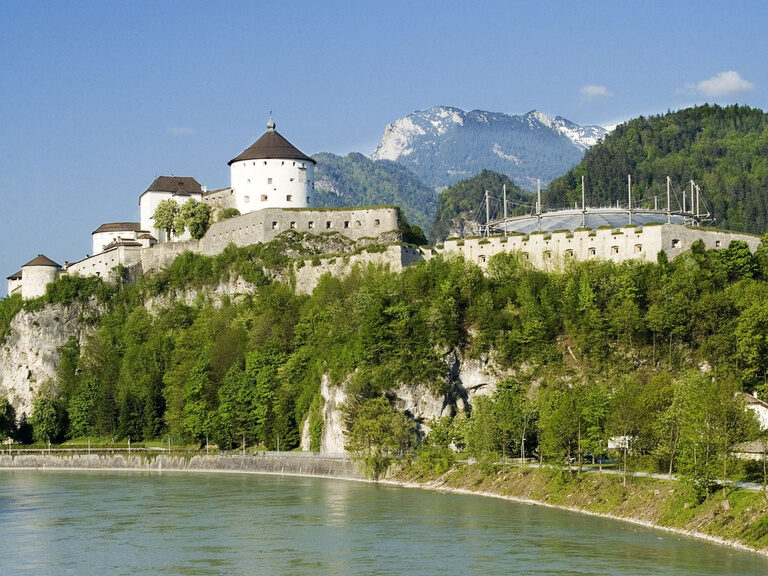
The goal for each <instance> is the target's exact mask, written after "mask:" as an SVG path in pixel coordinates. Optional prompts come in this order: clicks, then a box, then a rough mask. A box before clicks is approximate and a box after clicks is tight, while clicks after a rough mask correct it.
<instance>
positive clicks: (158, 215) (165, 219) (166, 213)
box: [152, 198, 184, 238]
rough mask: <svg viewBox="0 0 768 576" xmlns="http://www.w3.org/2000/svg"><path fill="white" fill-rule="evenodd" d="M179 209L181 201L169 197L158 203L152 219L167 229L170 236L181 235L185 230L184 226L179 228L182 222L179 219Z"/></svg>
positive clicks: (157, 225)
mask: <svg viewBox="0 0 768 576" xmlns="http://www.w3.org/2000/svg"><path fill="white" fill-rule="evenodd" d="M179 210H180V209H179V203H178V202H176V201H175V200H172V199H171V198H168V199H167V200H163V201H162V202H160V203H159V204H158V205H157V208H155V213H154V214H153V215H152V220H153V221H154V222H155V226H156V227H157V228H159V229H160V230H165V233H166V235H167V236H168V238H170V237H171V236H172V235H179V234H181V233H183V232H184V228H183V227H182V228H181V229H180V230H179V228H178V226H179V224H180V222H179V221H178V216H179Z"/></svg>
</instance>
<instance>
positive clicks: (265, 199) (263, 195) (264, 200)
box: [261, 194, 267, 202]
mask: <svg viewBox="0 0 768 576" xmlns="http://www.w3.org/2000/svg"><path fill="white" fill-rule="evenodd" d="M261 201H262V202H266V201H267V195H266V194H262V195H261Z"/></svg>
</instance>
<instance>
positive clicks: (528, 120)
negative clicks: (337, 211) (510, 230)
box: [370, 106, 607, 191]
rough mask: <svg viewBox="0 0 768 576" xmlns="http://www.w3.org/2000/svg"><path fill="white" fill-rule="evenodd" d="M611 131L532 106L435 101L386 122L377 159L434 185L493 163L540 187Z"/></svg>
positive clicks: (516, 178) (498, 169)
mask: <svg viewBox="0 0 768 576" xmlns="http://www.w3.org/2000/svg"><path fill="white" fill-rule="evenodd" d="M606 133H607V130H606V129H605V128H603V127H602V126H579V125H578V124H575V123H573V122H571V121H569V120H567V119H565V118H562V117H560V116H557V117H555V118H551V117H549V116H547V115H546V114H543V113H542V112H539V111H536V110H533V111H531V112H528V113H527V114H522V115H510V114H504V113H501V112H487V111H484V110H472V111H471V112H465V111H464V110H461V109H459V108H452V107H449V106H435V107H433V108H429V109H428V110H420V111H416V112H413V113H411V114H408V115H407V116H405V117H404V118H400V119H398V120H396V121H395V122H394V123H392V124H389V125H387V127H386V128H385V130H384V136H383V137H382V140H381V143H380V144H379V145H378V147H377V148H376V150H375V151H374V152H373V154H371V156H370V158H371V159H372V160H392V161H394V162H397V163H399V164H401V165H402V166H405V167H406V168H408V169H410V170H411V171H412V172H413V173H414V174H416V176H418V177H419V178H420V179H421V180H422V181H423V182H424V183H425V184H427V185H429V186H432V187H434V188H438V189H439V188H444V187H446V186H451V185H452V184H455V183H457V182H459V181H461V180H464V179H466V178H470V177H472V176H474V175H475V174H477V173H479V172H481V171H482V170H485V169H488V170H493V171H495V172H499V173H502V174H506V175H507V176H509V177H510V178H511V179H512V180H513V181H514V182H515V183H517V185H518V186H520V187H521V188H523V189H525V190H529V191H533V190H535V189H536V186H537V181H538V180H541V183H542V186H544V185H546V184H547V183H548V182H549V181H550V180H552V179H554V178H557V177H558V176H561V175H562V174H564V173H565V172H566V171H567V170H569V169H570V168H572V167H573V166H575V165H576V164H578V163H579V162H580V161H581V159H582V157H583V155H584V152H585V150H587V149H588V148H589V147H591V146H593V145H594V144H596V143H597V142H599V141H600V139H601V138H602V137H603V136H604V135H605V134H606Z"/></svg>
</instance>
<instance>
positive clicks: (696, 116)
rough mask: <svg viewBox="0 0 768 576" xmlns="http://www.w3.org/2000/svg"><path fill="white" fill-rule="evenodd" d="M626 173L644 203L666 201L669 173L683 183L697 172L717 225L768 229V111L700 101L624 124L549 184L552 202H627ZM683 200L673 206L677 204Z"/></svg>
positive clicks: (758, 230) (554, 204) (548, 199)
mask: <svg viewBox="0 0 768 576" xmlns="http://www.w3.org/2000/svg"><path fill="white" fill-rule="evenodd" d="M627 174H630V175H632V182H633V189H632V194H633V198H634V199H635V200H636V201H637V203H638V204H640V203H642V204H643V205H645V206H648V207H650V206H652V205H653V197H654V196H658V198H659V205H660V206H664V205H665V203H666V178H667V176H669V177H671V179H672V182H673V184H674V186H675V187H676V188H677V189H678V190H679V189H680V188H681V187H684V186H686V185H687V183H688V182H689V181H690V180H691V179H693V180H695V181H696V183H697V184H698V185H699V186H700V187H701V190H702V193H703V194H704V196H705V198H706V199H707V203H708V205H709V207H710V209H711V212H712V216H713V217H714V219H715V222H714V224H715V225H716V226H719V227H722V228H727V229H730V230H735V231H741V232H752V233H756V234H762V233H763V232H764V231H765V230H766V229H768V114H766V113H765V112H763V111H762V110H759V109H755V108H750V107H748V106H728V107H720V106H716V105H714V106H713V105H704V106H697V107H695V108H688V109H685V110H680V111H677V112H670V113H667V114H663V115H660V116H651V117H647V118H645V117H640V118H636V119H634V120H630V121H629V122H626V123H624V124H621V125H619V126H618V127H617V128H616V129H615V130H614V131H613V132H611V133H610V134H608V135H607V136H605V138H604V140H603V141H602V142H600V143H598V144H596V145H595V146H593V147H592V148H590V149H589V150H588V151H587V153H586V155H585V156H584V159H583V160H582V162H581V163H580V164H579V165H578V166H576V167H575V168H573V169H572V170H570V171H569V172H568V173H567V174H565V175H564V176H562V177H561V178H557V179H555V180H553V181H552V182H551V183H550V184H549V186H548V190H547V195H546V203H547V204H549V205H550V207H564V206H573V203H574V202H576V201H578V202H580V201H581V177H582V175H583V176H585V177H586V181H587V186H586V188H587V203H588V204H591V205H593V206H600V205H606V204H615V202H616V200H617V199H618V200H619V201H621V202H623V203H626V199H627ZM676 208H677V207H676V206H675V205H673V209H676Z"/></svg>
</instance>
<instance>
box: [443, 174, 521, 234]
mask: <svg viewBox="0 0 768 576" xmlns="http://www.w3.org/2000/svg"><path fill="white" fill-rule="evenodd" d="M504 186H506V188H507V210H508V214H509V215H513V214H516V213H518V212H519V211H520V210H526V209H530V203H531V198H532V196H531V195H530V194H528V193H527V192H525V191H523V190H521V189H520V188H519V187H518V186H517V185H516V184H515V183H514V182H512V180H510V179H509V177H508V176H505V175H504V174H499V173H498V172H492V171H491V170H483V171H482V172H480V173H479V174H478V175H477V176H474V177H473V178H469V179H467V180H462V181H461V182H459V183H458V184H454V185H453V186H451V187H450V188H447V189H445V190H443V191H442V192H441V193H440V197H439V198H438V201H437V212H436V213H435V220H434V223H433V224H432V228H431V229H430V238H431V239H432V240H433V241H434V242H439V241H441V240H444V239H445V238H446V236H449V235H450V234H451V231H452V230H453V231H456V230H462V229H464V227H465V226H466V225H467V224H469V225H472V224H475V223H477V222H482V223H484V222H485V191H486V190H487V191H488V193H489V195H490V198H491V201H490V206H489V207H490V215H491V218H492V219H493V218H501V217H502V216H503V215H504V204H503V199H502V190H503V188H504Z"/></svg>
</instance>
